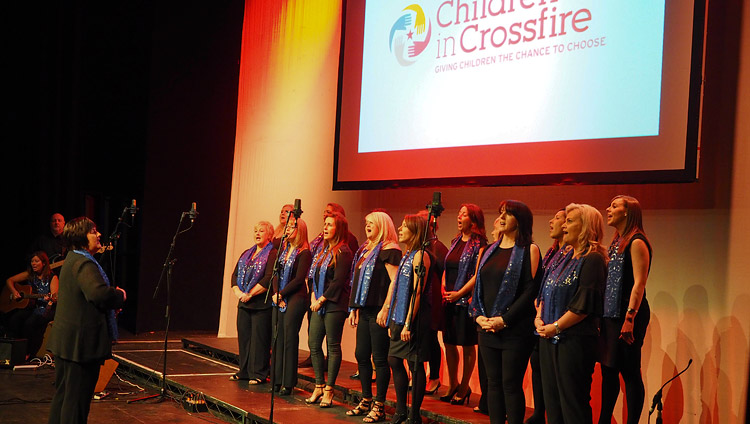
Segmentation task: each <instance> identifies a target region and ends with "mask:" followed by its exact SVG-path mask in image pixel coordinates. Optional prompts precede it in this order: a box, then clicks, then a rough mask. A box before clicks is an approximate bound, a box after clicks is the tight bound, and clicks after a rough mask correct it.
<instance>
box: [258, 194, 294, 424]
mask: <svg viewBox="0 0 750 424" xmlns="http://www.w3.org/2000/svg"><path fill="white" fill-rule="evenodd" d="M292 215H294V219H295V221H294V227H295V228H296V227H297V221H296V220H297V219H299V217H300V216H302V201H301V200H300V199H294V210H292V211H287V213H286V223H285V224H284V232H283V233H282V234H281V241H280V242H279V249H278V251H277V253H276V260H275V261H274V263H273V273H272V274H271V283H270V284H269V285H268V290H266V299H265V301H264V302H265V303H268V295H269V294H270V293H271V289H272V288H274V284H273V282H274V280H275V281H276V287H275V291H276V293H278V292H279V291H280V288H279V284H281V269H282V268H281V261H282V260H283V258H282V256H281V250H282V247H283V246H284V242H285V241H286V238H287V235H286V230H287V228H289V218H290V217H291V216H292ZM280 313H281V306H279V304H278V303H277V304H276V305H274V306H273V313H272V315H271V328H273V335H272V337H271V346H273V348H272V349H271V364H270V366H271V411H270V412H269V414H268V422H271V423H272V422H273V407H274V400H275V398H276V396H275V395H276V361H277V360H278V357H277V355H278V349H277V346H276V344H277V342H278V336H279V314H280ZM281 351H282V352H283V351H284V348H283V347H282V348H281ZM284 372H286V370H284ZM281 379H282V380H283V379H284V376H283V375H282V376H281Z"/></svg>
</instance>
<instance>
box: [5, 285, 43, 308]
mask: <svg viewBox="0 0 750 424" xmlns="http://www.w3.org/2000/svg"><path fill="white" fill-rule="evenodd" d="M16 290H18V293H19V294H20V295H21V298H20V299H17V300H15V299H13V293H11V292H10V289H9V288H8V286H7V285H3V290H2V294H0V312H2V313H4V314H5V313H8V312H10V311H12V310H14V309H24V308H26V307H28V306H29V302H31V299H42V298H44V296H45V295H43V294H36V293H32V292H31V286H18V285H17V286H16Z"/></svg>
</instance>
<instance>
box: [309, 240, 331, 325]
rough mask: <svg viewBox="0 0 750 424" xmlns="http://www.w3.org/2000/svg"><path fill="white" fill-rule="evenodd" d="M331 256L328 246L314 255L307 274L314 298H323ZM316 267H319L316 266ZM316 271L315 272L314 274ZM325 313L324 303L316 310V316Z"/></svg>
mask: <svg viewBox="0 0 750 424" xmlns="http://www.w3.org/2000/svg"><path fill="white" fill-rule="evenodd" d="M332 260H333V255H332V254H331V251H330V249H329V248H328V246H326V247H325V249H322V250H319V251H318V253H317V254H316V255H315V260H314V261H313V265H312V266H311V267H310V271H309V272H308V273H307V279H308V280H312V286H313V292H315V298H316V299H318V298H320V296H323V293H324V292H325V283H326V272H328V265H330V264H331V261H332ZM316 265H319V267H318V266H316ZM316 270H317V272H315V271H316ZM325 313H326V307H325V303H324V304H323V305H322V306H321V307H320V309H318V315H323V314H325Z"/></svg>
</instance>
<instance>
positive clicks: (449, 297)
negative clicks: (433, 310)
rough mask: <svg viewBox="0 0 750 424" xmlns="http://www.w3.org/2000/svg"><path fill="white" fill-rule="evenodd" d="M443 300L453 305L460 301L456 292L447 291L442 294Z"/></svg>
mask: <svg viewBox="0 0 750 424" xmlns="http://www.w3.org/2000/svg"><path fill="white" fill-rule="evenodd" d="M443 299H444V300H445V301H446V302H450V303H455V302H456V301H458V299H461V296H459V294H458V292H457V291H447V292H444V293H443Z"/></svg>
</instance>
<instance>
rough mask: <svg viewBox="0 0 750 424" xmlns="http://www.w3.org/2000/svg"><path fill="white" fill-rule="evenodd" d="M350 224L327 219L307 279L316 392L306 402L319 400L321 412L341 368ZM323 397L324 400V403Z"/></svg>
mask: <svg viewBox="0 0 750 424" xmlns="http://www.w3.org/2000/svg"><path fill="white" fill-rule="evenodd" d="M348 235H349V224H348V223H347V221H346V218H345V217H344V216H343V215H341V214H340V213H338V212H333V213H331V214H330V216H327V217H326V218H325V221H324V224H323V243H322V245H321V248H320V249H319V250H318V252H317V254H316V255H315V258H314V259H313V263H312V266H311V267H310V272H309V273H308V275H307V280H308V284H309V286H310V303H311V305H310V310H311V311H312V314H310V331H309V335H308V346H309V347H310V356H311V357H312V363H313V370H315V390H313V392H312V395H311V396H310V397H309V398H307V399H305V402H306V403H308V404H312V403H316V402H318V400H320V407H321V408H329V407H330V406H331V405H333V385H334V384H335V383H336V377H338V374H339V368H340V367H341V334H342V333H343V330H344V322H345V321H346V316H347V310H348V307H347V304H348V300H349V276H350V272H351V266H352V251H351V250H350V249H349V247H348V246H347V240H348ZM323 338H325V339H326V346H327V348H328V378H327V379H326V378H325V375H324V361H325V357H324V356H323ZM321 397H322V399H321Z"/></svg>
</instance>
